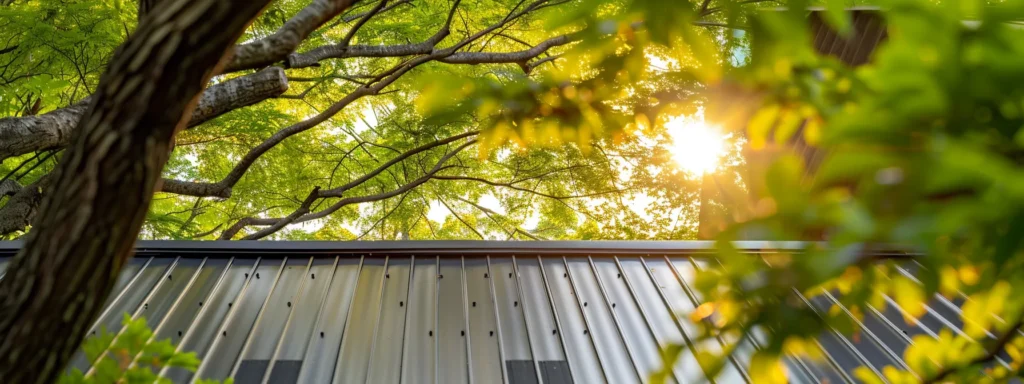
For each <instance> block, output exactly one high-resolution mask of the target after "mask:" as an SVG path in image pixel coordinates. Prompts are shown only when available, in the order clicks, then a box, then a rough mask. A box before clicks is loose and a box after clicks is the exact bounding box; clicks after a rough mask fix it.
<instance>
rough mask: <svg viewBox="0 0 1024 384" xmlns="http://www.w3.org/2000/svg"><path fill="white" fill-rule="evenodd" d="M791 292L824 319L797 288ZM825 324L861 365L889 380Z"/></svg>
mask: <svg viewBox="0 0 1024 384" xmlns="http://www.w3.org/2000/svg"><path fill="white" fill-rule="evenodd" d="M793 294H795V295H796V296H797V297H798V298H799V299H800V300H801V301H803V302H804V305H806V306H807V308H809V309H810V310H811V312H814V314H815V315H817V316H818V318H819V319H821V320H822V321H825V317H824V316H822V315H821V313H820V312H818V309H817V308H814V305H812V304H811V302H810V300H807V298H806V297H804V295H803V294H802V293H800V291H799V290H798V289H796V288H793ZM825 325H826V326H827V327H828V329H829V332H831V333H832V334H833V335H835V336H836V338H837V339H839V341H840V344H842V345H843V346H844V347H846V349H847V350H848V351H849V352H850V353H851V354H853V356H854V357H856V358H857V360H858V361H859V362H860V365H861V366H863V367H867V368H868V369H870V370H871V372H874V373H875V375H877V376H878V377H879V378H880V379H881V380H882V381H883V382H885V383H888V382H889V380H887V379H886V378H885V376H884V375H882V372H879V371H878V370H877V369H875V367H874V366H873V365H871V363H869V362H868V359H867V358H866V357H864V355H863V354H861V353H860V351H858V350H857V347H855V346H854V345H853V344H851V343H850V340H847V339H846V337H845V336H843V334H842V333H840V332H839V331H837V330H836V329H835V328H833V327H832V326H831V325H828V323H825ZM822 349H824V348H822ZM825 355H826V356H829V357H830V358H831V354H830V353H828V352H827V351H826V352H825Z"/></svg>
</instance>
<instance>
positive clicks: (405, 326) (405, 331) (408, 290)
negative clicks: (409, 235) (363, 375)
mask: <svg viewBox="0 0 1024 384" xmlns="http://www.w3.org/2000/svg"><path fill="white" fill-rule="evenodd" d="M415 274H416V256H415V255H413V256H411V257H410V258H409V282H408V283H407V284H406V285H405V301H408V302H409V305H408V306H406V307H405V320H404V321H403V323H402V344H401V347H400V348H398V350H399V351H401V352H399V354H400V355H399V356H398V359H399V360H398V381H399V382H401V381H402V367H404V366H405V338H406V337H407V336H408V335H409V313H410V312H412V311H410V310H409V308H410V307H412V301H411V300H409V297H410V295H411V294H412V278H413V276H414V275H415ZM434 278H435V279H436V278H437V277H436V276H435V277H434ZM370 358H371V359H372V358H373V356H370ZM367 377H369V372H367ZM367 380H369V379H367Z"/></svg>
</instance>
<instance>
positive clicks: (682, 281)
mask: <svg viewBox="0 0 1024 384" xmlns="http://www.w3.org/2000/svg"><path fill="white" fill-rule="evenodd" d="M662 257H664V258H665V263H666V264H668V267H669V269H670V270H672V274H673V275H675V277H676V280H677V281H679V285H680V286H682V288H683V291H684V292H686V297H688V298H689V299H690V303H692V304H693V307H694V308H697V307H699V306H700V305H701V303H700V301H698V300H697V296H695V295H694V294H693V291H692V290H690V285H689V284H688V283H687V282H686V279H683V274H682V273H679V270H678V269H676V265H675V264H673V263H672V259H669V258H668V256H667V255H663V256H662ZM715 339H716V340H718V344H720V345H721V346H722V348H725V347H726V345H728V344H727V343H726V342H725V339H723V338H722V336H721V335H715ZM738 343H739V341H737V344H738ZM733 349H735V348H733ZM728 359H729V361H730V362H732V365H733V366H734V367H736V370H737V371H738V372H739V373H740V376H742V377H743V380H746V382H748V383H749V382H750V376H749V375H748V374H747V370H746V369H744V366H743V364H740V362H739V361H737V360H736V356H734V355H733V354H732V353H729V356H728Z"/></svg>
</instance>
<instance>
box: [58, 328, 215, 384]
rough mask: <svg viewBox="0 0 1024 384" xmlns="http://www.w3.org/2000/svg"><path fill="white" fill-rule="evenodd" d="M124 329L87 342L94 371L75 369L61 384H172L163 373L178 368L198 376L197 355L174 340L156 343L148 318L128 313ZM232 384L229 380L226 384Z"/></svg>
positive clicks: (203, 383)
mask: <svg viewBox="0 0 1024 384" xmlns="http://www.w3.org/2000/svg"><path fill="white" fill-rule="evenodd" d="M122 325H123V328H122V329H121V331H120V332H119V333H118V334H113V333H109V332H107V331H106V329H104V330H102V331H101V332H100V334H99V335H96V336H92V337H89V338H87V339H86V340H85V342H84V343H83V344H82V351H83V352H85V356H86V358H87V359H88V360H89V361H90V362H91V363H92V367H93V368H92V370H91V371H90V372H89V373H88V374H86V373H82V371H80V370H78V369H77V368H75V369H72V370H71V372H69V373H67V374H66V375H64V376H63V377H61V378H60V381H59V383H60V384H86V383H88V384H107V383H109V384H113V383H118V384H122V383H123V384H145V383H168V384H169V383H171V380H170V379H167V378H164V377H160V376H159V372H160V371H161V370H162V369H165V368H169V367H176V368H183V369H187V370H189V371H192V372H194V371H195V370H196V369H197V368H198V367H199V358H197V357H196V354H195V352H181V351H179V350H178V348H177V347H175V346H174V344H171V341H170V340H159V341H157V340H153V331H152V330H151V329H149V326H148V325H146V319H145V318H143V317H139V318H135V319H132V317H131V316H130V315H128V314H127V313H126V314H125V315H124V319H123V320H122ZM232 382H234V381H233V380H232V379H228V380H227V381H224V384H230V383H232ZM196 383H199V384H219V383H221V381H218V380H202V379H200V380H197V381H196Z"/></svg>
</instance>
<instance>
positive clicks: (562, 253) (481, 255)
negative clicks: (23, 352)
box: [0, 242, 962, 384]
mask: <svg viewBox="0 0 1024 384" xmlns="http://www.w3.org/2000/svg"><path fill="white" fill-rule="evenodd" d="M798 245H799V244H798V243H766V242H742V243H740V244H739V247H740V248H743V249H746V250H748V251H750V252H772V251H773V250H775V249H779V248H790V249H791V248H794V247H796V246H798ZM19 246H20V244H18V243H0V252H7V253H10V252H11V251H13V250H16V249H17V247H19ZM773 246H774V247H773ZM710 247H711V244H710V243H707V242H367V243H337V242H140V243H139V245H138V249H139V255H140V256H137V257H136V258H134V259H132V260H131V261H130V263H129V264H128V265H127V266H126V267H125V268H124V271H123V272H122V274H121V276H120V278H119V279H118V281H117V283H116V286H115V288H114V293H113V294H112V295H111V297H110V298H109V299H108V302H107V304H106V307H105V310H104V311H103V313H102V315H101V316H100V318H99V320H98V321H97V322H96V324H95V326H94V329H99V328H100V327H105V328H106V329H108V330H110V331H112V332H117V331H118V330H120V328H121V326H120V319H121V316H122V314H123V313H126V312H127V313H131V314H132V315H133V316H144V317H145V318H146V319H147V321H148V323H149V325H150V327H152V328H153V329H154V332H155V334H156V337H157V338H159V339H165V338H169V339H171V340H172V341H173V342H174V343H176V344H179V345H180V348H181V349H182V350H186V351H195V352H196V353H197V354H198V355H199V357H200V358H201V359H202V361H203V362H202V365H201V366H200V368H199V370H198V372H196V374H195V375H193V374H192V373H190V372H187V371H184V370H174V369H172V370H166V371H164V372H162V373H163V374H164V375H165V376H166V377H169V378H171V379H172V380H173V381H174V382H188V381H189V380H191V379H194V378H197V377H198V378H212V379H223V378H226V377H234V378H235V380H236V382H239V383H259V382H264V383H307V382H315V383H326V382H334V383H350V382H359V383H392V382H403V383H509V384H521V383H572V382H576V383H596V382H613V383H630V382H646V381H647V379H648V377H649V374H650V372H652V371H654V370H656V369H658V368H659V367H660V365H661V357H660V354H659V345H666V344H669V343H682V344H685V345H687V346H688V348H689V349H690V351H691V352H692V351H693V350H704V349H707V350H719V349H720V348H721V347H722V342H730V341H731V340H718V341H715V340H712V341H708V342H704V343H702V344H699V345H693V343H691V342H690V340H691V339H692V337H693V336H694V335H695V332H696V331H695V329H694V328H693V326H692V325H691V324H689V323H688V322H687V321H686V320H680V319H678V318H677V317H675V316H673V315H672V313H680V314H686V313H689V312H691V311H692V310H693V309H694V308H696V306H698V305H700V300H701V299H700V296H699V294H698V293H697V292H696V291H694V290H693V289H692V288H691V283H692V282H693V278H694V276H696V275H697V274H699V273H701V271H702V270H703V269H705V268H710V267H713V265H714V264H712V263H713V262H714V261H713V259H708V258H707V257H709V256H710V255H709V253H708V250H709V249H710ZM6 263H7V259H3V258H0V269H2V268H4V267H5V266H6ZM903 272H905V273H907V274H908V275H911V272H910V271H903ZM0 274H2V272H0ZM808 303H810V304H811V305H813V306H815V307H816V308H817V309H819V310H827V309H828V308H829V307H831V306H833V305H838V302H837V301H835V298H834V297H831V296H828V295H824V296H819V297H815V298H810V299H808ZM957 304H958V303H956V302H950V301H947V300H945V299H943V298H941V297H936V298H935V299H934V300H932V301H931V302H930V303H929V306H928V311H927V314H926V315H925V316H924V317H923V318H922V319H921V320H920V321H919V322H918V323H916V324H907V323H906V322H905V321H904V320H903V313H902V312H901V309H900V308H899V307H898V306H896V304H895V302H893V301H891V300H890V302H889V305H888V306H887V307H886V308H885V310H881V311H869V313H867V315H866V316H865V318H864V321H863V323H862V325H863V327H864V330H863V331H862V335H861V337H847V336H843V335H840V334H838V333H834V332H833V333H826V334H823V335H822V336H821V338H820V346H821V348H822V349H823V351H825V352H826V353H825V355H826V357H827V358H826V359H825V360H824V361H822V362H816V361H810V360H804V359H798V358H794V357H787V358H786V364H787V369H788V370H789V371H790V377H791V379H792V380H791V381H792V382H797V383H839V382H853V381H854V380H853V379H852V378H851V376H852V373H851V372H852V370H853V369H854V368H855V367H857V366H861V365H867V366H868V367H871V368H872V369H874V370H875V371H877V372H881V370H882V368H883V367H884V366H886V365H893V366H896V367H902V366H904V363H903V361H902V360H901V356H902V353H903V350H904V349H905V348H906V347H907V346H908V345H909V343H911V337H912V336H914V335H917V334H927V335H931V336H935V335H936V334H937V333H938V332H939V330H941V329H947V328H951V329H954V330H959V329H960V328H961V327H962V324H961V323H960V316H959V309H958V306H957ZM840 308H841V309H845V308H842V307H841V306H840ZM762 337H763V335H762V334H755V335H754V336H753V337H751V338H749V339H747V340H743V341H742V342H741V343H740V346H739V348H738V349H737V350H736V353H735V354H734V358H733V359H732V361H730V364H729V365H728V366H727V367H726V368H725V370H724V371H723V372H722V373H721V375H720V376H718V377H717V378H715V381H716V382H719V383H743V382H747V381H749V376H748V375H747V372H746V366H747V364H746V362H747V361H748V360H749V359H750V357H751V355H752V354H753V353H754V351H755V350H756V349H757V348H759V343H760V342H761V340H762ZM72 366H73V367H77V368H80V369H83V370H86V369H88V362H86V361H85V359H84V357H83V356H77V357H76V359H75V360H74V362H73V363H72ZM673 373H674V377H672V379H674V380H675V381H676V382H683V383H689V382H699V381H704V380H705V377H704V374H703V372H702V371H701V369H700V367H699V366H698V365H697V363H696V361H695V359H694V358H693V354H692V353H687V354H684V357H683V358H682V359H680V361H679V362H678V363H677V364H676V365H675V367H674V370H673Z"/></svg>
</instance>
